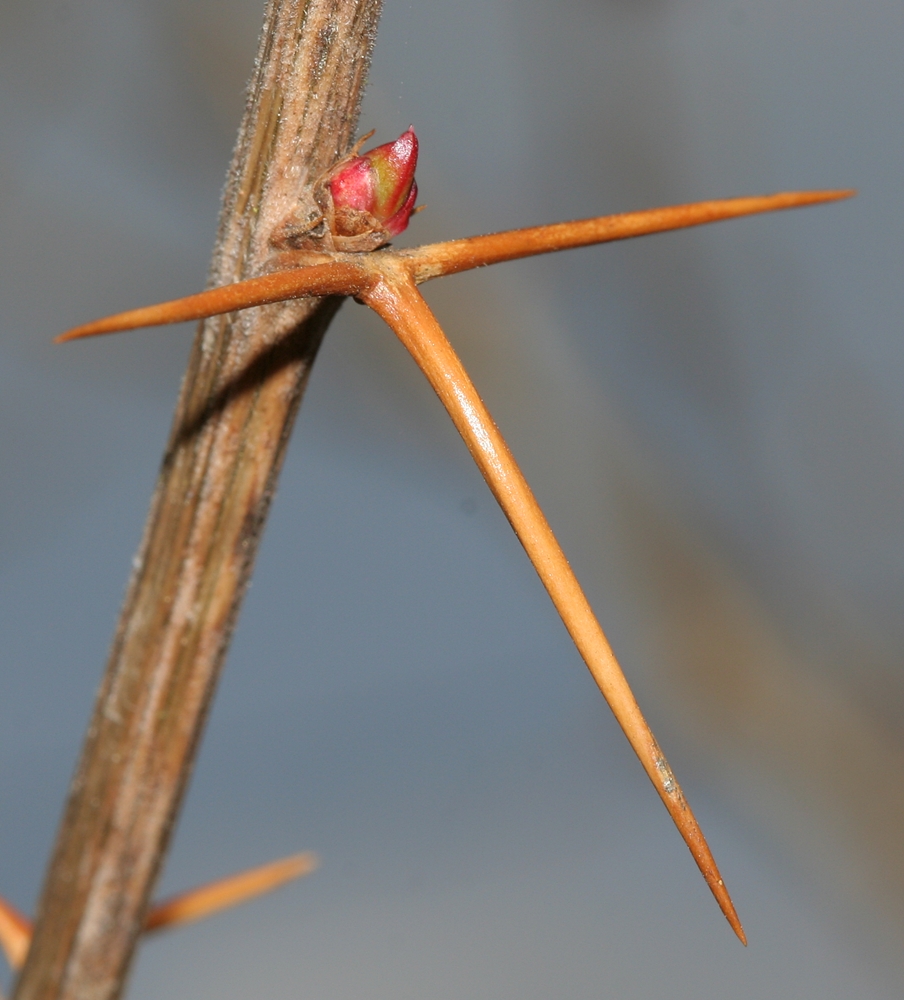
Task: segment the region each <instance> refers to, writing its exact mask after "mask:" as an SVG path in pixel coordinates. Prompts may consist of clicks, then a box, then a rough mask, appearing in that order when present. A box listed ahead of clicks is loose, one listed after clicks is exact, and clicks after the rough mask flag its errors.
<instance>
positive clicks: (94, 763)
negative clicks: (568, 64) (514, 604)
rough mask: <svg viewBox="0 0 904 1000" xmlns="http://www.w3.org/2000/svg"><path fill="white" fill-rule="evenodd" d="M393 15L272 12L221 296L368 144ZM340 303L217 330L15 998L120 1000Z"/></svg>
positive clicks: (336, 0) (266, 313)
mask: <svg viewBox="0 0 904 1000" xmlns="http://www.w3.org/2000/svg"><path fill="white" fill-rule="evenodd" d="M380 5H381V4H380V0H307V2H301V0H272V2H271V3H270V4H269V6H268V8H267V12H266V15H265V22H264V31H263V34H262V37H261V44H260V50H259V54H258V59H257V63H256V66H255V72H254V76H253V79H252V82H251V87H250V91H249V101H248V107H247V110H246V114H245V118H244V121H243V124H242V128H241V130H240V133H239V140H238V144H237V147H236V153H235V156H234V159H233V163H232V166H231V168H230V173H229V178H228V181H227V187H226V194H225V200H224V208H223V214H222V219H221V225H220V231H219V235H218V239H217V245H216V249H215V251H214V257H213V263H212V267H211V275H210V282H211V284H212V285H222V284H224V283H227V282H234V281H238V280H241V279H243V278H246V277H248V276H249V275H251V274H253V273H260V271H261V269H262V268H263V267H264V265H265V264H266V262H267V259H268V257H269V255H270V252H271V250H270V246H269V236H270V234H271V233H272V232H273V231H274V229H275V227H276V226H277V225H278V224H279V223H280V222H281V221H282V220H284V219H285V218H286V217H287V216H288V215H290V214H291V213H292V211H293V209H294V208H295V207H296V206H297V205H298V203H299V201H301V202H302V203H303V201H304V199H305V196H306V195H309V192H310V186H311V184H312V183H313V182H314V181H315V180H316V179H317V177H318V176H319V175H320V174H321V173H322V172H323V171H325V170H326V169H327V168H328V167H329V166H330V165H331V164H332V163H333V162H335V161H336V160H337V159H338V158H339V156H341V155H342V154H343V153H344V152H345V151H346V150H347V148H348V147H349V145H350V144H351V140H352V137H353V131H354V128H355V126H356V122H357V115H358V109H359V106H360V100H361V96H362V89H363V84H364V78H365V75H366V72H367V68H368V65H369V58H370V52H371V48H372V45H373V39H374V35H375V31H376V24H377V20H378V17H379V13H380ZM340 302H341V299H340V298H329V299H325V300H316V299H314V300H307V301H304V302H299V301H295V302H291V303H281V304H278V305H274V306H270V307H267V308H266V309H261V310H255V311H254V312H251V313H249V312H246V313H242V314H239V315H231V316H227V317H220V318H217V319H213V320H208V321H206V322H205V323H203V324H202V326H201V328H200V329H199V332H198V336H197V338H196V341H195V345H194V349H193V353H192V356H191V360H190V362H189V367H188V371H187V374H186V376H185V380H184V383H183V386H182V392H181V397H180V400H179V403H178V406H177V409H176V414H175V419H174V424H173V430H172V434H171V437H170V441H169V445H168V447H167V450H166V454H165V456H164V459H163V465H162V469H161V472H160V477H159V479H158V483H157V487H156V490H155V493H154V496H153V498H152V502H151V511H150V515H149V519H148V523H147V526H146V529H145V534H144V539H143V541H142V544H141V547H140V550H139V553H138V556H137V559H136V563H135V565H136V569H135V571H134V573H133V576H132V579H131V581H130V584H129V588H128V592H127V595H126V600H125V604H124V609H123V612H122V615H121V618H120V622H119V625H118V628H117V631H116V634H115V637H114V642H113V648H112V652H111V655H110V659H109V662H108V665H107V671H106V675H105V677H104V680H103V682H102V685H101V688H100V692H99V694H98V699H97V703H96V706H95V710H94V715H93V718H92V720H91V723H90V727H89V729H88V735H87V738H86V742H85V746H84V749H83V752H82V757H81V761H80V762H79V764H78V767H77V770H76V773H75V776H74V779H73V783H72V787H71V790H70V795H69V800H68V803H67V806H66V810H65V814H64V817H63V821H62V825H61V828H60V832H59V835H58V839H57V843H56V847H55V849H54V853H53V858H52V861H51V864H50V868H49V870H48V874H47V878H46V882H45V885H44V890H43V893H42V896H41V900H40V903H39V906H38V916H37V921H36V926H35V935H34V940H33V943H32V947H31V948H30V950H29V955H28V959H27V962H26V965H25V968H24V970H23V972H22V976H21V978H20V980H19V982H18V984H17V986H16V990H15V993H14V998H15V1000H63V998H66V1000H116V998H117V997H119V996H120V994H121V993H122V990H123V987H124V983H125V980H126V976H127V974H128V969H129V966H130V962H131V959H132V956H133V954H134V951H135V946H136V942H137V938H138V935H139V933H140V931H141V928H142V926H143V923H144V918H145V911H146V908H147V905H148V898H149V895H150V892H151V889H152V887H153V884H154V880H155V878H156V875H157V873H158V871H159V869H160V865H161V862H162V859H163V856H164V853H165V851H166V847H167V844H168V841H169V837H170V834H171V831H172V827H173V823H174V820H175V817H176V813H177V810H178V807H179V804H180V802H181V799H182V796H183V793H184V791H185V787H186V784H187V781H188V776H189V773H190V770H191V766H192V763H193V760H194V756H195V752H196V749H197V746H198V743H199V740H200V736H201V731H202V729H203V725H204V721H205V718H206V715H207V710H208V707H209V705H210V700H211V697H212V695H213V691H214V688H215V685H216V680H217V677H218V674H219V671H220V668H221V666H222V663H223V660H224V657H225V654H226V650H227V647H228V644H229V639H230V635H231V632H232V628H233V625H234V623H235V620H236V616H237V613H238V608H239V605H240V603H241V599H242V596H243V593H244V590H245V586H246V584H247V581H248V578H249V575H250V572H251V568H252V564H253V562H254V556H255V554H256V552H257V547H258V543H259V540H260V535H261V530H262V528H263V524H264V520H265V517H266V514H267V509H268V506H269V502H270V499H271V497H272V494H273V490H274V488H275V484H276V478H277V474H278V471H279V467H280V464H281V460H282V457H283V453H284V451H285V446H286V442H287V440H288V435H289V432H290V429H291V426H292V422H293V419H294V416H295V413H296V411H297V408H298V405H299V402H300V399H301V395H302V392H303V389H304V386H305V382H306V379H307V375H308V373H309V371H310V367H311V364H312V363H313V360H314V356H315V354H316V351H317V347H318V345H319V343H320V340H321V338H322V336H323V333H324V330H325V329H326V326H327V324H328V322H329V320H330V318H331V317H332V316H333V314H334V313H335V311H336V309H337V308H338V306H339V304H340Z"/></svg>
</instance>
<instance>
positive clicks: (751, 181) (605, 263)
mask: <svg viewBox="0 0 904 1000" xmlns="http://www.w3.org/2000/svg"><path fill="white" fill-rule="evenodd" d="M260 6H261V5H260V0H217V2H214V0H179V2H176V0H131V2H129V3H127V4H122V3H114V2H113V0H81V2H79V3H76V2H74V0H32V2H30V3H27V4H26V3H16V2H13V0H2V2H0V386H2V388H0V470H2V471H0V627H2V645H0V657H2V670H0V804H2V805H0V892H2V893H3V894H4V895H5V896H7V897H8V898H9V899H11V900H12V901H13V902H14V903H15V904H16V905H18V906H19V907H20V908H22V909H24V910H26V911H31V910H32V908H33V906H34V902H35V899H36V896H37V894H38V892H39V889H40V884H41V877H42V870H43V867H44V865H45V863H46V860H47V856H48V852H49V850H50V847H51V844H52V841H53V838H54V835H55V828H56V824H57V821H58V818H59V814H60V810H61V807H62V802H63V798H64V795H65V790H66V786H67V783H68V779H69V776H70V774H71V771H72V768H73V765H74V761H75V757H76V754H77V752H78V748H79V746H80V743H81V739H82V735H83V730H84V727H85V724H86V721H87V718H88V714H89V711H90V708H91V704H92V701H93V697H94V692H95V690H96V686H97V684H98V681H99V678H100V675H101V671H102V669H103V665H104V661H105V658H106V653H107V646H108V642H109V637H110V636H111V634H112V631H113V626H114V623H115V620H116V616H117V613H118V609H119V602H120V600H121V597H122V593H123V588H124V586H125V580H126V577H127V575H128V572H129V566H130V560H131V557H132V554H133V552H134V550H135V549H136V547H137V544H138V540H139V536H140V532H141V528H142V524H143V521H144V516H145V513H146V509H147V503H148V497H149V495H150V490H151V487H152V484H153V481H154V477H155V473H156V468H157V465H158V463H159V460H160V456H161V454H162V449H163V445H164V441H165V438H166V435H167V431H168V427H169V421H170V415H171V412H172V408H173V404H174V401H175V398H176V394H177V391H178V387H179V381H180V377H181V372H182V369H183V366H184V363H185V360H186V356H187V352H188V347H189V343H190V339H191V335H192V331H191V329H189V328H187V327H182V328H175V329H171V330H164V331H157V332H147V333H136V334H131V335H126V336H123V337H120V338H109V339H104V340H101V341H98V342H96V343H84V344H78V345H72V346H69V347H66V348H62V347H53V346H52V345H51V343H50V340H51V338H52V336H53V335H54V334H56V333H58V332H60V331H61V330H63V329H64V328H66V327H68V326H71V325H73V324H74V323H78V322H81V321H84V320H88V319H91V318H93V317H95V316H98V315H102V314H105V313H109V312H114V311H117V310H119V309H123V308H127V307H129V306H134V305H140V304H145V303H148V302H152V301H156V300H159V299H165V298H172V297H175V296H178V295H182V294H187V293H189V292H192V291H195V290H197V289H199V288H201V287H202V285H203V283H204V278H205V273H206V268H207V263H208V259H209V254H210V250H211V247H212V243H213V237H214V232H215V227H216V220H217V213H218V208H219V194H220V189H221V185H222V180H223V177H224V175H225V169H226V165H227V162H228V159H229V156H230V152H231V147H232V142H233V138H234V135H235V131H236V127H237V124H238V121H239V117H240V115H241V111H242V107H243V100H244V98H243V91H244V85H245V81H246V79H247V77H248V76H249V74H250V69H251V64H252V61H253V58H254V53H255V50H256V44H257V32H258V29H259V25H260V19H261V9H260ZM902 42H904V7H902V6H901V4H900V3H898V2H892V0H819V2H817V0H801V2H797V3H790V4H789V3H786V2H779V0H737V2H734V0H730V2H728V3H718V2H715V0H559V2H557V3H556V4H551V3H545V2H544V3H541V2H539V0H479V2H478V0H459V2H457V3H456V4H454V5H453V4H414V3H411V2H408V0H386V7H385V13H384V17H383V22H382V26H381V31H380V36H379V39H378V44H377V49H376V53H375V60H374V66H373V72H372V74H371V84H370V89H369V92H368V97H367V101H366V104H365V110H364V113H363V116H362V119H361V132H364V131H367V130H369V129H371V128H376V129H377V137H376V139H375V141H381V142H382V141H387V140H389V139H392V138H394V137H395V136H396V135H398V133H399V132H401V131H402V130H403V129H405V128H406V127H407V126H408V125H409V123H414V125H415V127H416V129H417V132H418V135H419V137H420V140H421V150H422V154H421V162H420V166H419V169H418V182H419V186H420V190H421V199H422V201H423V202H424V203H425V204H426V206H427V208H426V210H425V211H424V212H423V213H422V214H420V215H418V216H417V217H416V218H415V219H414V220H413V222H412V225H411V227H410V230H409V232H408V233H406V234H405V236H404V238H403V240H400V241H399V242H400V243H402V244H413V243H415V242H422V241H429V240H436V239H447V238H452V237H456V236H464V235H468V234H470V233H473V232H480V231H489V230H496V229H503V228H508V227H514V226H523V225H531V224H537V223H543V222H552V221H556V220H560V219H568V218H575V217H583V216H589V215H596V214H603V213H609V212H617V211H623V210H631V209H639V208H645V207H649V206H653V205H659V204H668V203H675V202H685V201H693V200H698V199H703V198H712V197H728V196H733V195H742V194H754V193H765V192H771V191H775V190H789V189H797V188H818V187H848V186H855V187H857V188H859V190H860V194H859V196H858V197H857V198H856V200H854V201H852V202H849V203H844V204H840V205H833V206H827V207H822V208H816V209H808V210H805V211H798V212H792V213H784V214H780V215H773V216H765V217H760V218H756V219H750V220H744V221H737V222H730V223H725V224H721V225H719V226H715V227H710V228H707V229H703V230H696V231H690V232H685V233H675V234H669V235H663V236H656V237H651V238H647V239H644V240H640V241H636V242H632V243H625V244H620V245H612V246H608V247H600V248H595V249H589V250H582V251H573V252H571V253H568V254H563V255H558V256H555V257H548V258H541V259H536V260H532V261H525V262H522V263H519V264H509V265H504V266H501V267H498V268H493V269H491V270H486V271H482V272H481V273H479V274H472V275H468V276H461V277H455V278H450V279H447V280H445V281H443V282H441V283H434V284H431V285H430V286H429V287H428V289H427V295H428V298H429V300H430V302H431V303H432V304H433V305H434V307H435V309H436V311H437V312H438V314H439V316H440V318H441V320H442V321H443V322H444V323H445V325H446V328H447V331H448V333H449V336H450V338H451V339H452V341H453V342H454V343H455V344H456V346H457V347H458V348H459V349H460V351H461V353H462V355H463V356H464V358H465V361H466V363H467V364H468V365H469V367H470V368H471V371H472V374H473V377H474V379H475V381H476V383H477V385H478V387H479V388H480V389H481V391H482V392H483V394H484V396H485V398H486V400H487V402H488V404H489V406H490V409H491V410H492V411H493V413H494V415H495V417H496V419H497V421H498V422H499V424H500V425H501V427H502V429H503V431H504V432H505V433H506V435H507V436H508V438H509V441H510V443H511V445H512V447H513V450H514V452H515V454H516V455H517V456H518V457H519V459H520V461H521V463H522V465H523V467H524V469H525V471H526V473H527V476H528V479H529V480H530V481H531V483H532V484H533V486H534V488H535V490H536V492H537V494H538V496H539V498H540V501H541V503H542V504H543V506H544V507H545V509H546V511H547V513H548V515H549V517H550V520H551V521H552V523H553V526H554V527H555V529H556V530H557V532H558V533H559V536H560V538H561V540H562V542H563V544H564V547H565V550H566V552H567V553H568V554H569V556H570V557H571V559H572V561H573V564H574V565H575V568H576V569H577V572H578V576H579V577H580V578H581V580H582V582H583V583H584V584H585V587H586V589H587V591H588V594H589V596H590V598H591V601H592V603H593V604H594V606H595V607H596V609H597V610H598V612H599V615H600V619H601V621H602V623H603V625H604V627H605V628H606V629H607V631H608V633H609V635H610V638H611V639H612V641H613V644H614V646H615V649H616V651H617V652H618V654H619V656H620V658H621V660H622V662H623V664H624V667H625V670H626V672H627V674H628V677H629V679H630V680H631V682H632V683H633V684H634V685H635V688H636V690H637V692H638V695H639V697H640V700H641V704H642V706H643V707H644V709H645V711H646V713H647V714H648V716H649V718H650V720H651V722H652V724H653V728H654V730H655V731H656V732H657V734H658V736H659V738H660V741H661V742H662V744H663V746H664V748H665V750H666V752H667V753H668V755H669V758H670V761H671V763H672V765H673V766H674V768H675V771H676V773H677V774H678V777H679V779H680V780H681V782H682V784H683V786H684V788H685V791H686V792H687V794H688V797H689V799H690V801H691V802H692V804H693V805H694V807H695V810H696V812H697V815H698V817H699V818H700V820H701V822H702V825H703V828H704V830H705V831H706V833H707V836H708V837H709V840H710V844H711V846H712V847H713V850H714V852H715V855H716V857H717V859H718V861H719V863H720V865H721V867H722V872H723V874H724V876H725V878H726V881H727V883H728V885H729V887H730V889H731V891H732V894H733V896H734V899H735V902H736V903H737V906H738V910H739V913H740V915H741V918H742V920H743V921H744V924H745V926H746V929H747V933H748V936H749V938H750V942H751V943H750V947H749V948H748V949H747V950H745V949H743V948H741V946H740V945H739V944H738V943H737V941H736V940H735V939H734V936H733V935H732V933H731V931H730V930H729V928H728V926H727V924H726V923H725V921H724V920H723V918H722V917H721V916H720V915H719V913H718V910H717V908H716V906H715V904H714V903H713V901H712V899H711V898H710V895H709V892H708V891H707V890H706V888H705V886H704V884H703V882H702V880H701V879H700V877H699V875H698V873H697V872H696V869H695V867H694V865H693V863H692V861H691V859H690V856H689V855H688V852H687V850H686V848H685V847H684V846H683V845H682V843H681V842H680V840H679V838H678V836H677V834H676V833H675V832H674V830H673V829H672V826H671V823H670V821H669V820H668V817H667V815H666V813H665V810H663V808H662V806H661V804H660V803H659V801H658V799H657V797H656V795H655V793H654V792H653V790H652V788H651V787H650V785H649V783H648V781H647V779H646V778H645V777H644V775H643V772H642V770H641V768H640V766H639V764H638V763H637V761H636V760H635V759H634V758H633V756H632V754H631V752H630V750H629V749H628V747H627V744H626V741H625V740H624V738H623V736H622V735H621V733H620V732H619V730H618V729H617V727H616V725H615V724H614V722H613V720H612V718H611V716H610V715H609V712H608V709H607V708H606V706H605V704H604V703H603V701H602V699H601V698H600V696H599V694H598V692H597V691H596V689H595V687H594V685H593V683H592V681H591V680H590V677H589V675H588V674H587V672H586V670H585V669H584V667H583V666H582V664H581V662H580V660H579V659H578V657H577V654H576V653H575V651H574V649H573V648H572V646H571V643H570V641H569V639H568V637H567V635H566V634H565V631H564V628H563V627H562V626H561V624H560V622H559V621H558V620H557V618H556V615H555V613H554V612H553V610H552V607H551V605H550V603H549V601H548V599H547V598H546V596H545V594H544V593H543V591H542V590H541V587H540V585H539V583H538V581H537V579H536V577H535V575H534V573H533V570H532V569H531V568H530V566H529V564H528V563H527V560H526V558H525V557H524V555H523V553H522V552H521V550H520V548H519V546H518V544H517V542H516V540H515V538H514V536H513V535H512V534H511V531H510V529H509V528H508V525H507V523H506V522H505V520H504V518H503V517H502V516H501V514H499V512H498V511H497V510H496V509H495V507H494V504H493V502H492V499H491V497H490V495H489V493H488V491H487V489H486V488H485V486H484V485H483V483H482V481H481V480H480V478H479V476H478V475H477V473H476V472H475V471H474V470H473V469H472V468H471V466H470V460H469V458H468V456H467V454H466V452H465V449H464V447H463V445H461V443H460V442H459V441H458V439H457V438H456V436H455V434H454V432H453V430H452V427H451V424H449V422H448V420H447V419H446V418H445V416H444V415H443V413H442V412H441V411H440V408H439V405H438V404H437V403H436V401H435V400H434V398H433V397H432V395H431V393H430V391H429V389H428V388H427V386H426V384H425V383H424V382H423V380H422V379H421V377H420V376H419V375H418V374H417V372H416V370H415V368H414V365H413V364H412V363H411V362H410V361H409V360H408V358H407V357H406V356H405V355H404V353H403V351H402V350H401V348H400V347H399V346H397V344H396V343H395V342H394V339H393V337H392V336H391V334H390V333H389V332H388V331H387V330H386V329H384V328H382V327H381V324H380V322H379V321H378V320H376V319H374V318H371V317H370V316H369V315H367V314H366V313H365V311H364V310H363V309H362V308H361V307H359V306H356V305H355V304H354V303H348V304H346V305H345V306H344V307H343V309H342V310H341V312H340V315H339V318H338V320H337V322H336V323H335V324H334V327H333V328H332V330H331V331H330V333H329V335H328V338H327V340H326V343H325V346H324V348H323V350H322V353H321V355H320V357H319V359H318V361H317V364H316V366H315V369H314V374H313V377H312V379H311V382H310V387H309V390H308V394H307V396H306V398H305V401H304V404H303V407H302V411H301V415H300V419H299V424H298V427H297V430H296V434H295V438H294V440H293V443H292V445H291V449H290V453H289V455H288V459H287V462H286V467H285V470H284V474H283V477H282V483H281V487H280V491H279V493H278V495H277V498H276V502H275V505H274V509H273V513H272V517H271V523H270V525H269V527H268V532H267V535H266V537H265V541H264V545H263V549H262V553H261V557H260V560H259V564H258V569H257V573H256V576H255V579H254V584H253V586H252V588H251V591H250V593H249V596H248V599H247V601H246V606H245V609H244V614H243V617H242V620H241V622H240V624H239V628H238V632H237V635H236V639H235V643H234V647H233V650H232V652H231V654H230V657H229V661H228V663H227V667H226V671H225V676H224V680H223V683H222V687H221V689H220V692H219V694H218V696H217V700H216V703H215V706H214V711H213V715H212V718H211V722H210V727H209V731H208V734H207V738H206V741H205V744H204V746H203V749H202V753H201V758H200V761H199V764H198V767H197V769H196V772H195V776H194V779H193V783H192V786H191V788H190V791H189V794H188V799H187V803H186V808H185V810H184V814H183V817H182V820H181V822H180V824H179V827H178V829H177V831H176V836H175V841H174V848H173V852H172V855H171V857H170V860H169V862H168V864H167V867H166V870H165V872H164V876H163V879H162V885H161V887H160V890H161V892H172V891H176V890H179V889H183V888H186V887H188V886H190V885H193V884H195V883H197V882H200V881H203V880H206V879H210V878H215V877H217V876H220V875H223V874H226V873H228V872H231V871H234V870H236V869H240V868H243V867H247V866H251V865H255V864H259V863H261V862H263V861H265V860H268V859H270V858H273V857H277V856H279V855H282V854H288V853H291V852H293V851H296V850H301V849H312V850H315V851H317V852H318V853H319V854H320V855H321V857H322V861H323V864H322V868H321V869H320V871H318V872H317V873H316V874H315V875H313V876H311V877H309V878H308V879H306V880H303V881H302V882H300V883H298V884H296V885H294V886H292V887H291V888H287V889H284V890H282V891H281V892H280V893H279V894H277V895H275V896H272V897H268V898H265V899H263V900H260V901H258V902H255V903H252V904H249V905H248V906H246V907H244V908H242V909H239V910H236V911H233V912H230V913H229V914H226V915H223V916H220V917H217V918H215V919H212V920H210V921H208V922H206V923H204V924H201V925H197V926H195V927H193V928H190V929H186V930H182V931H179V932H177V933H174V934H171V935H170V936H165V937H160V938H158V939H155V940H153V941H149V942H148V944H147V945H146V946H145V947H144V949H143V950H142V952H141V955H140V958H139V962H138V965H137V968H136V970H135V974H134V976H133V982H132V988H131V994H130V995H131V996H132V997H134V998H137V1000H146V998H147V1000H149V998H151V997H163V996H166V997H171V998H181V997H185V998H189V997H191V998H193V1000H203V998H207V997H211V998H213V997H217V998H226V1000H228V998H231V997H235V998H239V997H247V996H249V995H254V996H260V997H267V998H279V997H287V998H288V997H292V998H294V997H298V996H304V997H331V998H346V997H347V998H356V1000H358V998H360V1000H365V998H374V1000H379V998H390V997H391V998H393V1000H399V998H407V997H411V998H415V997H418V998H420V997H425V996H430V997H435V998H438V1000H444V998H449V1000H452V998H455V1000H464V998H474V1000H478V998H481V1000H482V998H494V1000H496V998H513V1000H514V998H518V1000H531V998H536V1000H546V998H549V997H553V996H563V997H565V996H567V997H570V998H591V997H600V996H604V997H612V998H622V997H625V998H634V997H637V998H641V997H654V996H663V995H665V994H666V991H667V993H668V995H669V996H672V997H694V998H701V997H713V998H715V997H719V998H722V997H726V996H730V997H739V998H771V997H775V998H779V997H781V998H788V997H795V998H811V997H812V998H814V1000H815V998H819V1000H827V998H835V997H838V998H842V997H845V998H846V997H851V996H857V997H860V998H869V1000H872V998H886V997H893V996H895V997H896V996H899V995H900V985H901V980H902V974H904V958H902V955H904V951H902V949H901V937H902V932H904V851H902V850H901V830H902V826H904V783H902V782H901V780H900V776H901V774H902V772H904V673H902V659H904V615H902V608H904V503H902V497H904V394H902V392H901V383H902V380H904V342H902V338H901V321H900V319H899V316H900V314H901V311H902V305H904V302H902V299H904V282H902V280H901V278H900V274H899V272H900V263H901V256H902V254H901V250H902V236H901V233H902V231H904V225H902V221H904V220H902V198H901V195H900V177H901V169H902V163H904V148H902V146H904V142H902V139H904V131H902V114H901V110H900V102H901V93H902V84H904V80H902V75H904V68H902V66H904V64H902V60H901V57H900V51H901V47H902ZM896 274H898V275H899V277H898V278H896V277H895V275H896ZM7 981H8V979H7Z"/></svg>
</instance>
